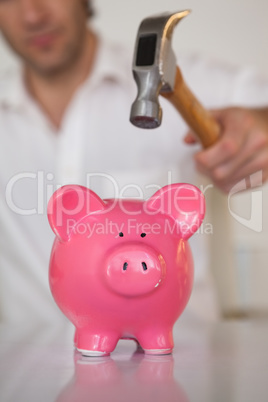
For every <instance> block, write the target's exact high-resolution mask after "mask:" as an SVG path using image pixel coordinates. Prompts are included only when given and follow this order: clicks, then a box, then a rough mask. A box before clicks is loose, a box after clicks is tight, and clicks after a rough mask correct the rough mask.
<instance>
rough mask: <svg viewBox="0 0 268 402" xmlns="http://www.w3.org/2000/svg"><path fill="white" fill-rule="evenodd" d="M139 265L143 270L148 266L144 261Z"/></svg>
mask: <svg viewBox="0 0 268 402" xmlns="http://www.w3.org/2000/svg"><path fill="white" fill-rule="evenodd" d="M141 265H142V268H143V270H144V271H147V269H148V268H147V264H146V262H142V263H141Z"/></svg>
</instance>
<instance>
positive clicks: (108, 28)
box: [0, 0, 268, 75]
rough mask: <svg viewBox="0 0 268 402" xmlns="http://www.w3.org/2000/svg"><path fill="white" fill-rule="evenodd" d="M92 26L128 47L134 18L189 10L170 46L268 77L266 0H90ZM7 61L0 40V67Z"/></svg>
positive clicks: (133, 32)
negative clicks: (93, 13) (93, 15)
mask: <svg viewBox="0 0 268 402" xmlns="http://www.w3.org/2000/svg"><path fill="white" fill-rule="evenodd" d="M93 4H94V5H95V9H96V18H95V25H96V27H97V28H98V29H99V30H100V31H101V32H103V34H105V35H106V36H108V37H109V38H110V39H114V40H117V41H121V42H122V43H124V44H126V45H127V46H130V48H131V49H132V48H133V46H134V41H135V37H136V33H137V28H138V25H139V23H140V21H141V20H142V19H143V18H144V17H147V16H149V15H151V14H155V13H159V12H164V11H171V12H173V11H178V10H183V9H191V10H192V14H190V15H189V16H188V17H187V18H186V19H185V20H184V21H182V22H181V24H180V25H179V26H178V27H177V28H176V30H175V33H174V46H175V48H176V49H177V51H180V49H183V50H185V49H188V50H190V51H198V52H201V53H205V54H206V55H209V56H212V57H216V58H219V59H222V60H223V61H227V62H230V63H233V64H238V65H240V64H246V65H252V66H256V67H257V68H258V69H259V70H260V71H261V72H263V73H264V74H266V75H268V55H267V49H266V48H267V43H266V40H267V37H268V28H267V15H268V1H267V0H188V1H187V0H181V1H178V0H165V1H163V0H161V1H160V0H133V1H129V0H112V1H111V0H93ZM7 60H9V55H8V53H7V51H6V49H4V48H3V45H2V44H1V42H0V68H3V67H4V66H5V64H6V62H7Z"/></svg>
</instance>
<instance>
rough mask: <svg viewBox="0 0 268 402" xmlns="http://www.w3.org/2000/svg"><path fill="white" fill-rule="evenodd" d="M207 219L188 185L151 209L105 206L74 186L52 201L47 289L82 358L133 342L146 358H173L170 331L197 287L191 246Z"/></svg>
mask: <svg viewBox="0 0 268 402" xmlns="http://www.w3.org/2000/svg"><path fill="white" fill-rule="evenodd" d="M204 212H205V202H204V197H203V195H202V194H201V192H200V191H199V190H198V189H197V188H196V187H194V186H192V185H189V184H172V185H168V186H166V187H163V188H162V189H160V190H159V191H157V192H156V193H155V194H154V195H153V196H152V197H151V198H150V199H149V200H147V201H138V200H125V199H118V200H115V199H109V200H102V199H100V198H99V197H98V196H97V195H96V194H95V193H94V192H93V191H91V190H89V189H87V188H85V187H81V186H75V185H68V186H64V187H62V188H60V189H59V190H58V191H56V192H55V193H54V195H53V196H52V198H51V199H50V201H49V205H48V218H49V222H50V225H51V227H52V229H53V231H54V232H55V234H56V239H55V242H54V245H53V249H52V253H51V259H50V270H49V282H50V288H51V292H52V294H53V297H54V299H55V301H56V303H57V304H58V306H59V308H60V309H61V310H62V312H63V313H64V314H65V315H66V316H67V317H68V318H69V319H70V320H71V322H72V323H73V324H74V326H75V327H76V334H75V344H76V348H77V349H78V350H79V351H81V352H82V353H83V354H84V355H89V356H102V355H107V354H109V353H110V352H112V351H113V350H114V349H115V347H116V344H117V342H118V340H119V339H120V338H125V339H126V338H130V339H135V340H136V341H137V342H138V343H139V344H140V345H141V347H142V348H143V349H144V351H145V353H147V354H167V353H171V352H172V349H173V336H172V329H173V325H174V323H175V321H176V320H177V318H178V317H179V315H180V314H181V313H182V311H183V310H184V308H185V306H186V304H187V302H188V300H189V297H190V294H191V290H192V285H193V261H192V255H191V251H190V248H189V245H188V242H187V239H188V238H189V237H190V236H191V235H192V234H193V233H194V232H195V231H196V230H197V229H198V228H199V226H200V225H201V223H202V220H203V218H204Z"/></svg>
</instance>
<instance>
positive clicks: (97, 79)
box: [0, 36, 131, 109]
mask: <svg viewBox="0 0 268 402" xmlns="http://www.w3.org/2000/svg"><path fill="white" fill-rule="evenodd" d="M124 53H126V52H125V49H123V48H122V47H120V46H118V45H114V44H110V43H109V42H107V41H106V40H104V39H103V38H102V37H100V36H98V48H97V54H96V59H95V62H94V65H93V69H92V71H91V74H90V75H89V77H88V79H87V80H86V81H85V82H84V84H83V85H82V86H85V87H86V88H87V87H91V88H92V87H96V86H97V85H99V84H100V83H101V82H102V81H103V80H105V79H106V80H114V81H116V82H119V83H122V84H124V83H125V82H127V81H128V82H129V77H131V65H130V63H129V60H130V57H129V56H128V55H127V54H124ZM27 99H29V94H28V91H27V89H26V87H25V83H24V74H23V64H22V63H20V62H18V63H16V64H14V65H12V66H9V67H8V68H7V69H6V70H5V71H4V72H3V73H2V74H1V77H0V107H8V108H10V107H11V108H15V109H17V108H22V107H23V106H24V104H25V102H26V101H27Z"/></svg>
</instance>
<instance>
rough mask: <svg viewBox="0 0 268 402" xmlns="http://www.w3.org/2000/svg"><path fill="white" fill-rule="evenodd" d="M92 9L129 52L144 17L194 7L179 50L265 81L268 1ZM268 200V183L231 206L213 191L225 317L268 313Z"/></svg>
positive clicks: (97, 1)
mask: <svg viewBox="0 0 268 402" xmlns="http://www.w3.org/2000/svg"><path fill="white" fill-rule="evenodd" d="M93 6H94V7H95V12H96V16H95V21H94V24H95V27H96V29H97V30H98V31H100V32H101V33H102V35H104V36H106V37H107V38H108V39H109V40H114V41H117V42H121V43H122V44H124V45H126V46H127V47H129V48H130V49H134V42H135V37H136V33H137V28H138V25H139V23H140V21H141V20H142V19H143V18H144V17H147V16H149V15H151V14H156V13H159V12H163V11H179V10H183V9H191V10H192V13H191V14H190V16H188V17H187V18H186V19H185V20H184V21H182V22H181V24H182V25H183V26H180V28H179V29H177V30H176V32H175V33H174V38H173V40H174V42H173V43H174V48H175V50H176V53H179V52H180V51H190V52H194V53H201V54H203V55H205V56H207V57H209V58H212V59H216V60H221V61H223V62H227V63H229V64H231V65H236V66H249V67H251V68H253V69H256V70H258V71H259V72H260V73H261V74H262V75H264V76H266V77H267V78H268V55H267V50H266V46H267V42H266V40H267V39H268V28H267V15H268V1H267V0H218V1H215V0H202V1H200V0H189V1H186V0H181V1H178V0H165V1H160V0H135V1H131V2H130V1H126V0H113V1H110V0H93ZM0 60H1V62H0V69H2V68H5V67H6V65H7V64H8V63H14V62H16V61H15V59H14V57H13V56H12V55H11V54H10V52H9V51H8V49H7V47H6V46H5V45H4V43H3V41H2V40H0ZM267 198H268V187H267V185H266V186H264V188H257V189H255V190H252V191H249V192H247V193H246V194H243V195H234V196H233V197H232V199H231V200H229V201H230V205H229V207H228V198H226V197H222V196H221V195H220V194H217V193H215V194H214V196H213V200H212V202H213V207H212V208H211V211H210V212H211V219H213V222H214V225H215V226H214V227H215V231H216V235H215V236H213V240H212V244H211V270H212V273H213V275H214V278H215V280H216V286H217V290H218V295H219V300H220V305H221V309H222V312H223V314H224V316H225V317H231V318H232V317H234V318H237V317H247V316H266V315H267V316H268V291H267V288H268V268H267V265H268V264H267V260H268V216H267V211H266V208H265V205H267V201H268V200H267ZM228 208H229V209H231V211H232V213H230V212H229V213H228V214H227V215H228V217H226V216H223V215H222V213H221V211H222V210H223V209H225V210H227V209H228ZM256 211H257V213H256ZM239 218H241V219H239ZM260 220H261V222H260ZM239 221H240V222H239ZM255 221H256V222H255ZM246 226H251V227H250V228H248V227H246ZM252 227H254V228H253V229H252ZM223 229H224V230H223Z"/></svg>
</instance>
